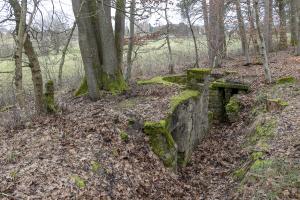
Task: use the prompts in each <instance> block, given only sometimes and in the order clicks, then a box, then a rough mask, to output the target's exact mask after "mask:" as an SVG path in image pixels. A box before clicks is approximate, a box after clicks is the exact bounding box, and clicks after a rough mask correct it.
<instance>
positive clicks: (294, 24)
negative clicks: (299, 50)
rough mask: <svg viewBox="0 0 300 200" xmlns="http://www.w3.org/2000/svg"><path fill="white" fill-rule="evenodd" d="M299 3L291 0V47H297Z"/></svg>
mask: <svg viewBox="0 0 300 200" xmlns="http://www.w3.org/2000/svg"><path fill="white" fill-rule="evenodd" d="M297 1H298V0H290V30H291V41H290V43H291V45H292V46H296V45H297Z"/></svg>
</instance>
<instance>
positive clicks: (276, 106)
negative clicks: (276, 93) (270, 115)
mask: <svg viewBox="0 0 300 200" xmlns="http://www.w3.org/2000/svg"><path fill="white" fill-rule="evenodd" d="M288 105H289V104H288V102H286V101H283V100H281V99H267V101H266V109H267V111H268V112H272V111H280V110H282V109H284V108H285V107H286V106H288Z"/></svg>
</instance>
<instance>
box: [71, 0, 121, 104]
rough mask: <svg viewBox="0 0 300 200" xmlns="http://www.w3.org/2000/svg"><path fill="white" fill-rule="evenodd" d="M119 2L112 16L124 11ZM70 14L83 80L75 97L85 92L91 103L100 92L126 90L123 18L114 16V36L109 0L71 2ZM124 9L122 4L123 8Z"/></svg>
mask: <svg viewBox="0 0 300 200" xmlns="http://www.w3.org/2000/svg"><path fill="white" fill-rule="evenodd" d="M123 3H124V2H123V0H122V1H121V0H120V2H119V3H117V7H118V9H116V15H115V16H121V15H123V14H120V12H124V9H120V7H123ZM72 5H73V11H74V14H75V16H76V22H77V25H78V31H79V46H80V51H81V56H82V60H83V63H84V68H85V75H86V78H85V80H84V81H83V83H82V85H81V86H80V87H79V89H78V90H77V92H76V94H77V95H80V94H84V93H86V92H88V94H89V97H90V98H91V99H92V100H97V99H99V97H100V90H101V89H103V90H107V91H111V92H113V93H117V92H121V91H123V90H125V89H126V88H127V85H126V82H125V80H124V78H123V75H122V69H121V64H122V63H120V62H121V57H120V55H121V53H120V52H122V48H123V43H122V42H121V41H122V37H123V36H124V34H123V33H124V27H125V25H124V23H125V20H124V19H125V18H124V17H116V19H115V25H116V27H115V30H116V31H115V34H114V32H113V28H112V21H111V11H110V5H111V1H110V0H106V1H103V2H98V1H96V0H89V1H85V0H73V1H72ZM124 6H125V5H124Z"/></svg>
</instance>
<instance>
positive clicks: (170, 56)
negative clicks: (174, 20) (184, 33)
mask: <svg viewBox="0 0 300 200" xmlns="http://www.w3.org/2000/svg"><path fill="white" fill-rule="evenodd" d="M168 3H169V2H168V0H167V1H166V2H165V4H166V6H165V9H164V14H165V20H166V23H167V25H166V28H167V32H166V41H167V46H168V60H169V74H174V61H173V55H172V49H171V43H170V22H169V18H168Z"/></svg>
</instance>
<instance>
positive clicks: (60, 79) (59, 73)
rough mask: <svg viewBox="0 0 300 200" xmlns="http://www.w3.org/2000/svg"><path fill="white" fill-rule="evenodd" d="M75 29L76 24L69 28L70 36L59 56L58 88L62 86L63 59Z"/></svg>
mask: <svg viewBox="0 0 300 200" xmlns="http://www.w3.org/2000/svg"><path fill="white" fill-rule="evenodd" d="M75 28H76V22H74V24H73V26H72V28H71V31H70V35H69V37H68V40H67V43H66V44H65V46H64V49H63V50H62V56H61V60H60V63H59V71H58V86H59V87H60V86H62V72H63V66H64V64H65V58H66V54H67V50H68V47H69V44H70V42H71V39H72V36H73V33H74V30H75Z"/></svg>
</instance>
